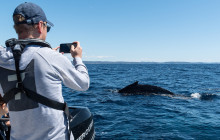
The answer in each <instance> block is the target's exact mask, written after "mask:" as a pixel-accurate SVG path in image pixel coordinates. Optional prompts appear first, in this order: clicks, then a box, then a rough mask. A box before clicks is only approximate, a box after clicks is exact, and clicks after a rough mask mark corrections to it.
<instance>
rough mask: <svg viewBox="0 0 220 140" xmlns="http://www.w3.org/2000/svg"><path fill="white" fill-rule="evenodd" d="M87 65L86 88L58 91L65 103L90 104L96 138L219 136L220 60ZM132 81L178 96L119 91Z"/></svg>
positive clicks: (200, 139) (211, 139)
mask: <svg viewBox="0 0 220 140" xmlns="http://www.w3.org/2000/svg"><path fill="white" fill-rule="evenodd" d="M86 66H87V68H88V70H89V75H90V80H91V85H90V88H89V90H88V91H85V92H78V91H75V90H71V89H69V88H66V87H65V86H63V95H64V98H65V100H66V101H67V102H68V104H69V106H86V107H88V108H89V109H90V111H91V112H92V114H93V116H94V123H95V131H96V139H97V140H99V139H114V140H115V139H122V140H123V139H140V140H145V139H146V140H151V139H152V140H158V139H159V140H170V139H175V140H220V64H190V63H189V64H138V63H137V64H135V63H132V64H123V63H122V64H86ZM136 81H139V83H140V84H150V85H155V86H159V87H162V88H164V89H167V90H169V91H171V92H173V93H175V94H177V95H180V96H178V97H169V96H160V95H149V96H146V95H130V96H124V95H121V94H119V93H118V90H119V89H121V88H123V87H125V86H127V85H129V84H132V83H134V82H136ZM192 96H193V97H192Z"/></svg>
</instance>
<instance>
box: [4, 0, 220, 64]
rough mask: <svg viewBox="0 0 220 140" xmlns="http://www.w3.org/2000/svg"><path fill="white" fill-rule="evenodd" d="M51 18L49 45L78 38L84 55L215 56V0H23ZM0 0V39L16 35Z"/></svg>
mask: <svg viewBox="0 0 220 140" xmlns="http://www.w3.org/2000/svg"><path fill="white" fill-rule="evenodd" d="M26 1H27V2H33V3H35V4H37V5H39V6H40V7H41V8H42V9H43V10H44V12H45V13H46V16H47V19H48V20H49V21H51V22H52V23H53V24H54V27H52V29H51V31H50V32H49V33H48V35H47V40H46V41H47V42H49V43H50V44H51V46H52V47H57V46H59V44H61V43H69V42H73V41H80V43H81V46H82V48H83V60H84V61H129V62H173V61H174V62H220V1H219V0H62V1H61V0H31V1H30V0H29V1H28V0H26ZM23 2H25V1H23V0H4V1H3V0H2V1H1V8H0V19H1V23H0V25H1V26H0V31H1V33H0V45H4V42H5V40H7V39H9V38H16V37H17V35H16V33H15V31H14V29H13V21H12V14H13V11H14V9H15V8H16V7H17V6H18V5H19V4H21V3H23Z"/></svg>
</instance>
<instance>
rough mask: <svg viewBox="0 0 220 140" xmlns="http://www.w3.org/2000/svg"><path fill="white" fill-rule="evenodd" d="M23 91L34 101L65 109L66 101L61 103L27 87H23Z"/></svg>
mask: <svg viewBox="0 0 220 140" xmlns="http://www.w3.org/2000/svg"><path fill="white" fill-rule="evenodd" d="M24 91H25V94H26V95H27V97H29V98H30V99H32V100H33V101H35V102H38V103H41V104H43V105H45V106H48V107H51V108H53V109H57V110H63V111H64V110H65V108H66V103H61V102H57V101H54V100H51V99H49V98H47V97H45V96H42V95H40V94H38V93H36V92H34V91H32V90H29V89H27V88H25V87H24Z"/></svg>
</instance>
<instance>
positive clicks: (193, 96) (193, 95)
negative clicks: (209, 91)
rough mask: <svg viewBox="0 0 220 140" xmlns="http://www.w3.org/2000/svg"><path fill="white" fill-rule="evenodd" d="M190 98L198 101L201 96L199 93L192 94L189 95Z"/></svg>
mask: <svg viewBox="0 0 220 140" xmlns="http://www.w3.org/2000/svg"><path fill="white" fill-rule="evenodd" d="M191 97H192V98H196V99H199V98H201V94H200V93H193V94H191Z"/></svg>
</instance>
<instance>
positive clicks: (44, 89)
mask: <svg viewBox="0 0 220 140" xmlns="http://www.w3.org/2000/svg"><path fill="white" fill-rule="evenodd" d="M13 20H14V28H15V31H16V33H17V34H18V39H40V40H45V39H46V36H47V32H48V31H49V26H53V24H52V23H51V22H50V21H48V20H47V18H46V16H45V13H44V12H43V10H42V9H41V8H40V7H39V6H38V5H36V4H33V3H22V4H21V5H19V6H18V7H17V8H16V9H15V11H14V13H13ZM76 43H77V47H76V48H74V47H71V55H72V57H73V64H72V63H71V62H70V61H69V60H68V59H67V58H66V57H65V56H63V55H62V54H60V53H57V52H56V51H54V50H52V49H50V48H47V47H42V46H40V45H27V46H26V47H25V48H24V50H23V53H22V55H21V59H20V63H19V64H20V66H19V69H20V72H21V74H20V75H21V77H22V83H23V86H24V87H25V88H27V89H30V90H32V91H34V92H36V93H37V94H40V95H42V96H44V97H47V98H49V99H52V100H54V101H57V102H61V103H63V102H64V99H63V96H62V83H63V84H64V85H65V86H67V87H69V88H72V89H75V90H79V91H85V90H87V89H88V88H89V82H90V81H89V76H88V71H87V69H86V66H85V65H84V64H83V62H82V59H81V58H82V48H81V47H80V43H79V42H76ZM17 79H18V78H17V77H16V73H15V61H14V57H13V54H12V49H11V48H10V47H7V48H2V47H0V93H3V94H2V96H3V95H4V94H6V93H7V92H8V91H9V90H10V89H12V88H15V87H16V86H18V84H19V83H17ZM8 107H9V113H10V122H11V140H51V139H53V140H66V139H68V130H67V125H68V122H67V117H66V116H65V114H64V112H63V111H62V110H56V109H53V108H50V107H48V106H46V105H43V104H41V103H37V102H34V101H33V100H31V99H30V98H28V97H27V96H26V94H23V93H17V94H16V95H15V97H13V99H11V100H10V101H9V102H8Z"/></svg>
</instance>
